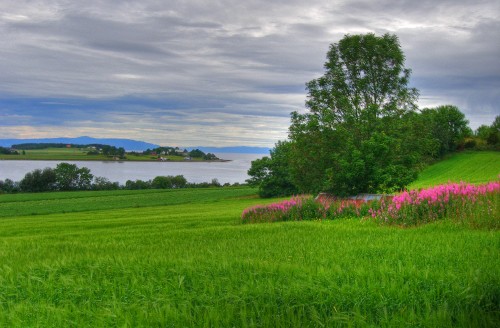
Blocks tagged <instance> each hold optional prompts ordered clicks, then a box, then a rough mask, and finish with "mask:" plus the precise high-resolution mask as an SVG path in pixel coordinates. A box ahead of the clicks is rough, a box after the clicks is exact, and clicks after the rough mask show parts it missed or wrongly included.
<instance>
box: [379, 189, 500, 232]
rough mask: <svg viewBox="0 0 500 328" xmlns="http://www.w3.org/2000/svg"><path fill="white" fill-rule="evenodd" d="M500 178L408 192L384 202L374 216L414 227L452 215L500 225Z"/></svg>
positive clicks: (480, 223) (488, 225)
mask: <svg viewBox="0 0 500 328" xmlns="http://www.w3.org/2000/svg"><path fill="white" fill-rule="evenodd" d="M499 198H500V181H496V182H490V183H487V184H483V185H478V186H475V185H472V184H466V183H451V184H446V185H440V186H436V187H432V188H427V189H422V190H412V191H409V192H408V191H405V192H403V193H401V194H399V195H397V196H395V197H394V198H393V199H392V201H391V202H383V201H382V202H381V204H380V206H379V208H378V209H377V210H372V211H371V215H372V217H374V218H377V219H378V220H379V221H380V222H382V223H384V224H396V225H401V226H412V225H417V224H422V223H428V222H435V221H437V220H441V219H445V218H449V219H451V220H453V221H454V222H458V223H465V224H468V225H471V226H473V227H484V228H493V229H498V228H500V215H499V211H498V204H499Z"/></svg>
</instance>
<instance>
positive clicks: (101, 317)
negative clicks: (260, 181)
mask: <svg viewBox="0 0 500 328" xmlns="http://www.w3.org/2000/svg"><path fill="white" fill-rule="evenodd" d="M185 192H187V191H180V190H179V191H171V192H170V193H164V194H162V195H164V196H165V197H166V198H167V200H166V201H165V202H166V203H165V204H163V205H161V204H157V203H156V201H155V202H153V203H152V205H151V206H144V207H141V208H136V207H134V201H133V200H134V199H135V197H142V195H145V194H144V193H142V192H138V193H137V194H135V193H134V192H127V194H126V195H125V194H124V195H122V196H123V197H125V196H126V197H130V201H129V206H128V207H124V206H125V205H124V204H125V203H126V201H125V200H124V199H125V198H126V197H125V198H124V199H123V200H120V201H116V202H110V203H111V204H115V205H116V206H117V208H108V209H97V210H91V209H90V208H88V209H87V210H85V211H81V212H75V213H71V214H61V213H59V212H60V210H61V208H58V207H57V206H56V205H53V206H51V207H50V208H51V209H52V211H54V213H50V214H45V215H42V214H40V215H36V216H30V215H25V214H23V216H15V215H10V216H5V217H3V218H2V219H0V326H1V327H117V326H120V327H141V326H142V327H322V326H325V327H336V326H338V327H345V326H352V327H363V326H372V327H375V326H385V327H388V326H392V327H403V326H414V327H494V326H495V325H496V324H497V323H498V321H499V319H500V315H499V312H498V309H499V305H500V304H499V302H500V298H499V295H500V263H499V260H498V245H499V242H500V235H499V232H498V231H484V230H470V229H467V228H465V227H462V226H457V225H452V224H450V223H449V222H448V221H441V222H437V223H435V224H432V225H424V226H421V227H417V228H414V229H399V228H397V227H392V226H379V225H377V224H376V223H375V222H374V221H359V220H345V219H341V220H322V221H316V222H307V221H302V222H276V223H273V224H254V225H252V224H240V223H239V222H238V221H239V217H240V213H242V211H243V210H244V209H245V208H248V207H251V206H255V205H257V204H264V205H265V203H266V202H272V201H273V200H270V201H268V200H261V199H255V198H252V196H251V192H248V191H247V194H246V195H238V194H236V195H235V196H231V195H229V192H228V191H227V190H224V189H214V190H211V191H210V193H206V191H205V190H190V191H189V192H191V193H192V195H191V196H187V194H186V193H185ZM146 194H147V193H146ZM90 195H95V194H92V193H90ZM118 195H119V193H118V194H117V196H116V197H119V196H118ZM175 195H178V197H179V198H180V199H179V200H175V199H174V196H175ZM34 196H35V195H34ZM36 196H37V197H39V196H38V195H36ZM60 196H61V199H64V198H63V197H62V196H63V195H60ZM80 196H81V200H82V202H83V201H84V199H85V197H84V195H80ZM108 196H109V197H113V195H112V194H110V195H108ZM23 197H24V196H23ZM184 197H188V200H183V199H182V198H184ZM91 199H92V197H89V200H91ZM36 201H39V202H43V200H33V202H36ZM61 201H62V200H61ZM108 201H109V199H108ZM274 201H275V200H274ZM10 202H14V201H13V200H12V199H11V201H10ZM23 202H27V204H31V203H30V200H29V199H24V201H23ZM23 202H17V204H19V205H21V206H22V204H23ZM51 202H53V204H56V203H57V200H56V199H51ZM61 204H64V205H61V207H65V206H66V204H67V203H65V202H63V203H61ZM30 206H31V205H30Z"/></svg>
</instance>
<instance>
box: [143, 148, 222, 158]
mask: <svg viewBox="0 0 500 328" xmlns="http://www.w3.org/2000/svg"><path fill="white" fill-rule="evenodd" d="M142 154H143V155H150V156H158V157H161V156H163V155H165V156H184V157H191V158H202V159H203V160H207V161H211V160H218V159H219V158H218V157H217V156H216V155H215V154H212V153H207V154H205V152H203V151H201V150H199V149H193V150H191V151H188V150H187V149H180V148H179V147H158V148H154V149H147V150H145V151H143V152H142Z"/></svg>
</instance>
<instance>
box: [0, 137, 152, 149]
mask: <svg viewBox="0 0 500 328" xmlns="http://www.w3.org/2000/svg"><path fill="white" fill-rule="evenodd" d="M22 143H65V144H77V145H89V144H103V145H110V146H115V147H123V148H125V150H127V151H132V150H135V151H143V150H146V149H148V148H149V149H153V148H157V147H159V145H155V144H152V143H148V142H144V141H137V140H131V139H113V138H92V137H78V138H47V139H0V146H1V147H11V146H12V145H16V144H22Z"/></svg>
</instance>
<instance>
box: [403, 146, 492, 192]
mask: <svg viewBox="0 0 500 328" xmlns="http://www.w3.org/2000/svg"><path fill="white" fill-rule="evenodd" d="M499 176H500V152H498V151H497V152H494V151H474V152H473V151H470V152H461V153H456V154H453V155H451V156H450V157H448V158H446V159H445V160H443V161H440V162H437V163H435V164H433V165H431V166H429V167H427V168H426V169H424V170H423V171H422V172H421V173H420V175H419V178H418V180H416V181H415V182H413V183H412V184H411V185H410V186H409V189H417V188H425V187H430V186H435V185H438V184H443V183H448V182H461V181H463V182H470V183H485V182H488V181H495V180H497V179H498V177H499Z"/></svg>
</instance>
